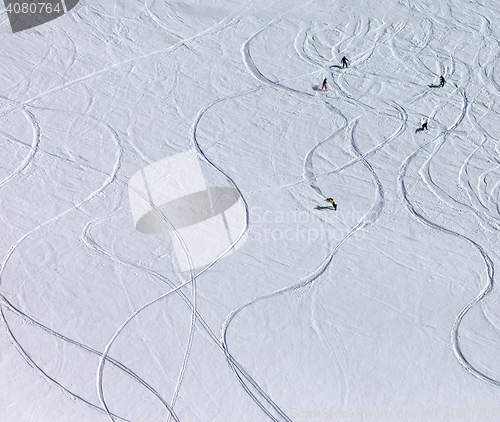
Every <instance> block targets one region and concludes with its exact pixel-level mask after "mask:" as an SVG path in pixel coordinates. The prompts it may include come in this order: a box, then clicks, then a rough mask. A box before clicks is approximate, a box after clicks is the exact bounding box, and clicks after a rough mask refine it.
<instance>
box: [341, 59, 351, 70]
mask: <svg viewBox="0 0 500 422" xmlns="http://www.w3.org/2000/svg"><path fill="white" fill-rule="evenodd" d="M340 62H341V63H342V69H343V68H344V67H349V60H348V59H347V57H346V56H344V57H342V60H341V61H340Z"/></svg>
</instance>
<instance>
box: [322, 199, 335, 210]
mask: <svg viewBox="0 0 500 422" xmlns="http://www.w3.org/2000/svg"><path fill="white" fill-rule="evenodd" d="M325 201H327V202H329V203H330V204H332V207H333V209H334V210H335V211H337V204H336V203H335V201H334V200H333V199H332V198H326V199H325Z"/></svg>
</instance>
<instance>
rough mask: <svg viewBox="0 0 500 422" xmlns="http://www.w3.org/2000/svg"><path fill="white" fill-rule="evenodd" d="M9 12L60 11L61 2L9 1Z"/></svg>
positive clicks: (7, 8)
mask: <svg viewBox="0 0 500 422" xmlns="http://www.w3.org/2000/svg"><path fill="white" fill-rule="evenodd" d="M6 10H7V13H15V14H19V13H33V14H34V13H44V12H45V13H60V12H61V9H60V7H59V2H57V3H56V4H55V5H52V3H9V4H8V5H7V7H6Z"/></svg>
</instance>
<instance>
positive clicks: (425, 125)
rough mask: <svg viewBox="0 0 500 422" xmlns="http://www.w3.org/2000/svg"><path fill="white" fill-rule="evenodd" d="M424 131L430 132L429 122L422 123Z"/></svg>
mask: <svg viewBox="0 0 500 422" xmlns="http://www.w3.org/2000/svg"><path fill="white" fill-rule="evenodd" d="M422 130H429V128H428V127H427V121H425V122H424V123H422Z"/></svg>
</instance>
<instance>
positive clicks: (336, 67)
mask: <svg viewBox="0 0 500 422" xmlns="http://www.w3.org/2000/svg"><path fill="white" fill-rule="evenodd" d="M332 67H334V68H335V69H342V66H339V65H338V64H334V65H332V66H330V69H331V68H332Z"/></svg>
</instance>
